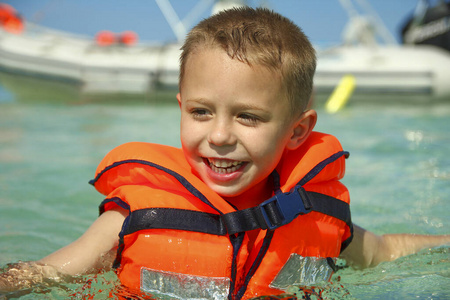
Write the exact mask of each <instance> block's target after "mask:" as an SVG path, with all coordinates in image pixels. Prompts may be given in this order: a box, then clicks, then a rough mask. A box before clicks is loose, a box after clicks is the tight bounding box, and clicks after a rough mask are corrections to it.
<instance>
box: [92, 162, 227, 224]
mask: <svg viewBox="0 0 450 300" xmlns="http://www.w3.org/2000/svg"><path fill="white" fill-rule="evenodd" d="M127 163H137V164H143V165H146V166H150V167H153V168H156V169H158V170H161V171H164V172H166V173H167V174H169V175H171V176H172V177H174V178H175V179H176V180H178V182H180V183H181V184H182V185H183V186H184V188H185V189H186V190H187V191H188V192H190V193H191V194H192V195H194V196H195V197H197V198H198V199H200V201H202V202H203V203H205V204H207V205H209V206H210V207H211V208H213V209H215V210H216V211H217V212H218V213H219V214H221V215H222V214H223V213H222V212H221V211H220V210H219V209H218V208H216V207H215V206H214V205H213V204H212V203H211V202H209V200H208V198H206V197H205V195H203V194H202V193H201V192H200V191H199V190H198V189H196V188H195V187H194V186H193V185H192V184H191V183H190V182H189V181H188V180H187V179H186V178H184V177H183V176H181V175H180V174H178V173H177V172H175V171H173V170H170V169H168V168H166V167H163V166H161V165H158V164H156V163H152V162H149V161H146V160H140V159H128V160H123V161H118V162H115V163H113V164H112V165H109V166H107V167H106V168H104V169H103V170H102V171H100V172H99V173H98V174H97V176H95V178H94V179H92V180H90V181H89V183H90V184H91V185H95V183H96V182H97V181H98V180H99V179H100V177H101V176H102V175H103V174H104V173H106V172H107V171H109V170H111V169H112V168H115V167H118V166H120V165H123V164H127Z"/></svg>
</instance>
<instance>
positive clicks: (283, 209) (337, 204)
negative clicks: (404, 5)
mask: <svg viewBox="0 0 450 300" xmlns="http://www.w3.org/2000/svg"><path fill="white" fill-rule="evenodd" d="M311 211H316V212H320V213H323V214H326V215H329V216H332V217H335V218H337V219H339V220H342V221H344V222H345V223H347V225H348V226H350V227H351V224H352V223H351V216H350V207H349V205H348V204H347V203H345V202H344V201H341V200H338V199H336V198H333V197H331V196H328V195H324V194H320V193H315V192H306V191H305V190H304V189H303V188H301V187H296V189H295V190H294V191H292V192H291V193H283V194H279V195H276V196H274V197H272V198H270V199H269V200H267V201H265V202H263V203H262V204H261V205H259V206H256V207H252V208H248V209H244V210H238V211H235V212H231V213H228V214H224V215H217V214H211V213H205V212H201V211H194V210H186V209H177V208H147V209H140V210H136V211H133V212H131V213H130V215H129V217H128V224H127V226H126V228H125V229H124V232H123V233H124V234H125V235H127V234H131V233H134V232H136V231H139V230H145V229H178V230H187V231H195V232H202V233H208V234H214V235H226V234H229V235H232V234H235V233H239V232H245V231H250V230H253V229H258V228H260V229H270V230H273V229H275V228H278V227H280V226H283V225H284V224H287V223H289V222H291V221H292V220H294V219H295V218H296V217H298V216H299V215H302V214H307V213H309V212H311Z"/></svg>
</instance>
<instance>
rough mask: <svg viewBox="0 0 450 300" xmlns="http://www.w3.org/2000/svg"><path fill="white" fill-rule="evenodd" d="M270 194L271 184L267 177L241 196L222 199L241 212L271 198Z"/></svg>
mask: <svg viewBox="0 0 450 300" xmlns="http://www.w3.org/2000/svg"><path fill="white" fill-rule="evenodd" d="M272 194H273V182H272V179H271V177H270V176H269V177H268V178H267V179H265V180H263V181H261V182H260V183H258V184H256V185H255V186H253V187H252V188H250V189H248V190H247V191H245V192H243V193H242V194H239V195H237V196H234V197H224V199H225V200H226V201H228V202H229V203H231V204H232V205H234V206H235V207H237V208H238V209H239V210H241V209H246V208H250V207H254V206H257V205H259V204H261V203H262V202H263V201H265V200H267V199H269V198H270V197H272Z"/></svg>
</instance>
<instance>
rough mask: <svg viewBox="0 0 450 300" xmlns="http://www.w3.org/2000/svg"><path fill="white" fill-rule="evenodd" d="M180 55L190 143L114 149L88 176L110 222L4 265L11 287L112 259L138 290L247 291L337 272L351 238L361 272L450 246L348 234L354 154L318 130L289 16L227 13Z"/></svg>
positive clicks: (277, 288)
mask: <svg viewBox="0 0 450 300" xmlns="http://www.w3.org/2000/svg"><path fill="white" fill-rule="evenodd" d="M182 50H183V53H182V56H181V67H180V85H179V88H180V93H179V94H178V95H177V99H178V102H179V105H180V109H181V123H180V124H181V126H180V130H181V141H182V150H180V149H174V148H170V147H165V146H160V145H152V144H147V143H130V144H126V145H122V146H120V147H118V148H117V149H115V150H113V151H112V152H111V153H110V154H108V155H107V156H106V157H105V159H104V160H103V161H102V163H101V164H100V166H99V167H98V169H97V174H96V177H95V179H94V180H92V181H91V183H92V184H93V185H94V186H95V187H96V189H97V190H99V191H100V192H102V193H104V194H105V195H107V198H106V200H105V201H104V202H103V203H102V205H101V212H102V213H101V215H100V217H99V218H98V219H97V220H96V221H95V222H94V223H93V225H92V226H91V227H90V228H89V229H88V230H87V231H86V233H85V234H83V235H82V236H81V237H80V238H79V239H78V240H76V241H75V242H73V243H72V244H70V245H68V246H66V247H64V248H62V249H60V250H58V251H56V252H54V253H52V254H50V255H49V256H47V257H45V258H43V259H42V260H40V261H38V262H36V263H23V264H18V265H17V266H15V267H12V268H10V269H9V270H7V271H6V272H5V273H4V274H3V275H1V276H2V277H0V290H8V289H14V288H20V287H22V286H23V285H22V286H21V283H17V282H18V281H20V280H19V279H24V280H25V281H23V282H25V284H28V283H30V282H31V283H32V282H33V281H39V280H41V279H42V277H50V278H52V277H57V276H59V274H68V275H76V274H86V273H94V272H98V271H99V270H104V269H108V268H110V267H111V266H112V263H113V260H115V263H114V264H115V266H116V267H117V268H118V269H117V270H118V275H119V278H120V280H121V281H122V284H123V285H124V286H126V287H128V288H129V289H131V290H132V291H134V292H136V293H139V292H140V291H143V292H147V293H150V294H152V295H155V296H159V295H165V296H170V297H178V298H182V299H186V298H213V299H225V298H229V299H247V298H251V297H255V296H260V295H267V294H280V293H282V292H283V291H284V290H285V289H286V288H287V287H288V286H289V285H300V286H304V287H305V288H306V289H307V288H308V287H310V286H315V285H317V284H320V282H321V281H324V280H325V281H326V280H328V279H329V277H330V275H331V273H332V270H333V267H334V259H335V258H336V257H337V256H338V255H339V253H340V252H341V250H342V249H343V248H345V247H347V246H348V247H347V248H346V250H345V251H344V252H343V253H342V256H343V257H344V258H346V259H347V261H348V262H349V263H350V264H356V265H357V266H362V267H364V266H371V265H376V264H378V263H379V262H381V261H385V260H392V259H395V258H397V257H400V256H402V255H407V254H410V253H414V252H416V251H418V250H420V249H422V248H424V247H430V246H436V245H439V244H443V243H445V242H449V240H450V238H449V237H448V236H435V237H427V236H413V235H386V236H382V237H380V236H376V235H374V234H372V233H370V232H367V231H365V230H364V229H362V228H360V227H358V226H356V225H355V226H354V227H353V228H354V230H353V242H352V243H350V241H351V240H352V224H351V220H350V215H349V209H348V202H349V197H348V192H347V190H346V188H345V187H344V186H343V185H342V184H341V183H340V182H339V179H340V178H341V177H342V176H343V173H344V156H346V153H345V152H343V151H342V149H340V145H339V143H338V142H337V141H336V140H335V139H334V138H333V137H330V136H328V135H324V134H320V133H315V132H312V130H313V128H314V126H315V123H316V119H317V115H316V112H315V111H314V110H309V109H307V104H308V99H309V98H310V95H311V90H312V78H313V75H314V70H315V55H314V50H313V48H312V46H311V44H310V43H309V41H308V39H307V38H306V36H305V35H304V34H303V33H302V32H301V30H300V29H299V28H298V27H297V26H295V25H294V24H293V23H292V22H290V21H289V20H287V19H285V18H283V17H282V16H280V15H278V14H276V13H273V12H270V11H268V10H264V9H256V10H255V9H251V8H241V9H233V10H228V11H225V12H222V13H220V14H218V15H214V16H212V17H210V18H209V19H206V20H204V21H203V22H201V23H200V24H199V25H197V26H196V27H195V28H194V29H193V30H192V31H191V32H190V34H189V35H188V37H187V39H186V42H185V44H184V46H183V49H182ZM274 195H276V196H277V198H273V196H274ZM267 199H271V200H270V201H265V200H267ZM118 236H119V239H118ZM349 243H350V245H349ZM8 276H10V277H9V279H11V277H14V278H13V280H12V281H11V280H8ZM33 276H37V279H36V277H33ZM14 280H16V281H15V282H13V281H14ZM27 280H28V282H27ZM23 282H22V284H23Z"/></svg>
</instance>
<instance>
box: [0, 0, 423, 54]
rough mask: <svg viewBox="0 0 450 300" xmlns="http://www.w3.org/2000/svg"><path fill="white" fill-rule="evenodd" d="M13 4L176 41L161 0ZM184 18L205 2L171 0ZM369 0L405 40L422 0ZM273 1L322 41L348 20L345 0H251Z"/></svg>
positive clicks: (79, 27)
mask: <svg viewBox="0 0 450 300" xmlns="http://www.w3.org/2000/svg"><path fill="white" fill-rule="evenodd" d="M0 2H3V3H8V4H10V5H12V6H13V7H14V8H15V9H16V10H17V11H19V13H20V14H21V15H22V16H23V17H24V18H25V19H26V20H28V21H30V22H33V23H37V24H39V25H42V26H47V27H50V28H53V29H58V30H62V31H67V32H71V33H76V34H83V35H87V36H89V37H92V38H93V37H94V36H95V35H96V34H97V33H98V32H99V31H101V30H110V31H112V32H117V33H119V32H123V31H126V30H131V31H134V32H136V33H137V34H138V36H139V40H140V41H159V42H161V41H175V40H176V35H175V34H174V33H173V31H172V29H171V27H170V25H169V23H168V22H167V21H166V19H165V18H164V15H163V13H162V12H161V10H160V9H159V7H158V5H157V3H156V0H40V1H37V0H0ZM170 2H171V3H172V5H173V7H174V10H175V11H176V13H177V15H178V16H179V18H180V19H183V18H184V17H186V16H187V15H188V14H189V11H190V10H191V9H192V8H194V7H195V5H196V4H197V3H198V2H199V1H197V0H172V1H170ZM350 2H351V3H353V4H354V5H355V7H356V9H357V10H358V11H359V12H362V13H363V14H366V15H367V12H365V11H364V10H361V9H359V8H360V6H357V4H358V3H361V2H367V3H369V5H370V7H371V8H372V9H373V10H375V11H376V12H377V14H378V16H379V17H380V18H381V19H382V21H383V23H384V24H385V26H386V27H387V28H388V29H389V31H390V32H391V34H392V35H393V36H394V37H395V38H396V39H397V40H399V31H400V28H401V26H402V24H403V23H404V22H405V20H406V18H407V17H408V16H409V15H411V14H412V12H413V11H414V8H415V6H416V5H417V3H418V0H365V1H361V0H353V1H350ZM260 3H267V4H268V6H269V8H271V9H273V10H275V11H277V12H279V13H281V14H282V15H284V16H286V17H288V18H290V19H291V20H292V21H293V22H294V23H296V24H297V25H298V26H300V27H301V28H302V29H303V31H304V32H305V33H306V35H307V36H308V37H309V38H310V39H311V40H312V42H313V43H315V44H317V45H324V46H328V45H332V44H336V43H339V42H340V41H341V34H342V31H343V29H344V27H345V25H346V23H347V22H348V14H347V11H346V10H345V9H344V8H343V6H341V5H340V1H339V0H265V1H255V0H253V1H249V4H250V5H251V6H257V5H258V4H260ZM210 12H211V10H210V9H208V10H206V11H205V12H204V13H203V14H201V15H200V16H199V17H198V18H195V21H194V22H191V25H190V26H188V29H189V28H191V27H192V26H193V25H195V23H197V22H198V21H200V20H201V19H203V18H205V17H208V16H209V15H210Z"/></svg>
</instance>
